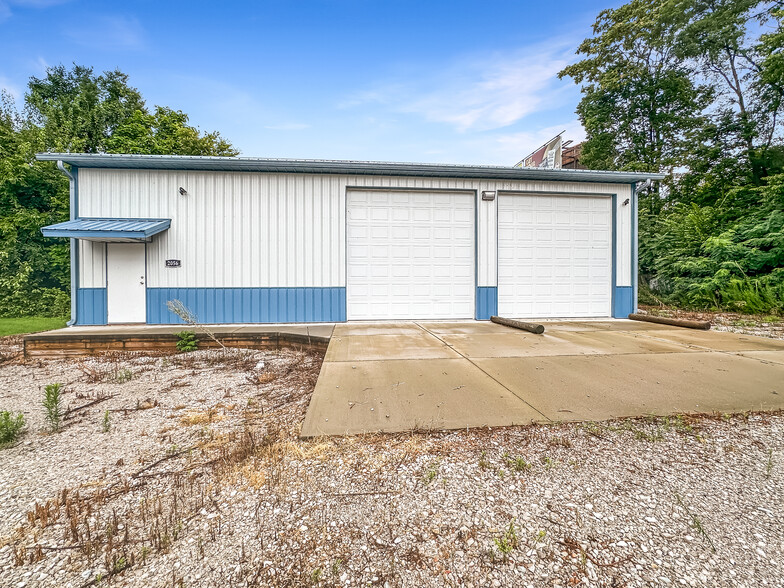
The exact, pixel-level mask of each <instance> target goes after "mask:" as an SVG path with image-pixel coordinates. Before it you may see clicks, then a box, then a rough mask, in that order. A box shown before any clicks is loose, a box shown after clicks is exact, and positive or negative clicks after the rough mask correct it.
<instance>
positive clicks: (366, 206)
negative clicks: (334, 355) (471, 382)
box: [346, 190, 475, 320]
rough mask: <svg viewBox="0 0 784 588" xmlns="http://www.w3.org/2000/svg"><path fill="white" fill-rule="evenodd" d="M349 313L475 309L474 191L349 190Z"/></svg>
mask: <svg viewBox="0 0 784 588" xmlns="http://www.w3.org/2000/svg"><path fill="white" fill-rule="evenodd" d="M346 198H347V221H346V223H347V258H348V268H347V270H348V271H347V284H346V290H347V292H346V303H347V307H348V308H347V316H348V319H349V320H368V319H451V318H472V317H473V316H474V290H475V288H474V195H473V194H465V193H463V194H459V193H457V194H455V193H445V192H403V191H381V190H376V191H373V190H349V191H348V192H347V196H346Z"/></svg>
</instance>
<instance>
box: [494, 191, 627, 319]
mask: <svg viewBox="0 0 784 588" xmlns="http://www.w3.org/2000/svg"><path fill="white" fill-rule="evenodd" d="M516 194H519V195H521V196H533V195H536V194H541V195H542V196H575V197H587V198H609V199H610V209H611V210H610V212H611V215H610V224H611V225H612V226H611V227H610V233H611V235H610V248H611V252H610V307H609V308H608V309H607V317H608V318H613V315H614V310H615V288H616V286H615V284H616V282H617V279H616V278H617V276H616V272H617V255H618V206H617V202H618V194H617V193H615V192H610V193H607V192H604V193H603V192H562V191H555V190H497V191H496V199H495V279H496V282H495V283H496V289H497V288H498V282H499V279H500V277H501V272H500V269H499V266H498V258H499V256H498V222H499V219H500V218H501V214H500V202H501V196H514V195H516ZM632 255H634V243H632ZM497 300H499V302H500V297H498V298H497ZM499 312H500V310H499Z"/></svg>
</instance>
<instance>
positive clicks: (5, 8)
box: [0, 0, 71, 22]
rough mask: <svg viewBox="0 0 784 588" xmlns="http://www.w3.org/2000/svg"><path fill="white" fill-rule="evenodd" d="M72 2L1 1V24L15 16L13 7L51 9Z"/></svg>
mask: <svg viewBox="0 0 784 588" xmlns="http://www.w3.org/2000/svg"><path fill="white" fill-rule="evenodd" d="M70 1H71V0H0V22H3V21H4V20H8V19H9V18H11V16H12V15H13V11H12V10H11V8H12V7H18V8H39V9H40V8H49V7H50V6H56V5H57V4H65V3H66V2H70Z"/></svg>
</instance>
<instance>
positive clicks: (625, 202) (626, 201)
mask: <svg viewBox="0 0 784 588" xmlns="http://www.w3.org/2000/svg"><path fill="white" fill-rule="evenodd" d="M627 204H629V199H628V198H627V199H626V200H624V201H623V205H624V206H626V205H627Z"/></svg>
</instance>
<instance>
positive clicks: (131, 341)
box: [24, 329, 330, 358]
mask: <svg viewBox="0 0 784 588" xmlns="http://www.w3.org/2000/svg"><path fill="white" fill-rule="evenodd" d="M215 336H216V338H217V339H218V340H219V341H220V342H221V343H223V344H224V345H225V346H226V347H241V348H245V349H280V348H281V347H304V348H308V349H315V350H319V351H326V350H327V346H328V345H329V339H330V338H329V337H323V336H315V335H307V334H301V333H287V332H283V331H265V332H258V333H221V334H216V335H215ZM196 337H197V338H198V340H199V349H215V348H219V347H220V346H219V345H218V344H217V343H216V342H215V341H213V340H212V339H210V338H209V337H208V336H207V335H204V334H203V333H198V332H197V333H196ZM176 343H177V336H176V335H174V334H171V333H116V334H112V333H84V332H82V333H68V332H67V330H65V329H64V330H63V332H62V333H53V332H49V333H47V334H32V335H26V336H25V337H24V357H25V358H58V357H80V356H88V355H100V354H103V353H110V352H131V351H135V352H139V351H146V352H157V353H160V352H172V353H175V352H176V351H177V349H176V347H175V344H176Z"/></svg>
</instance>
